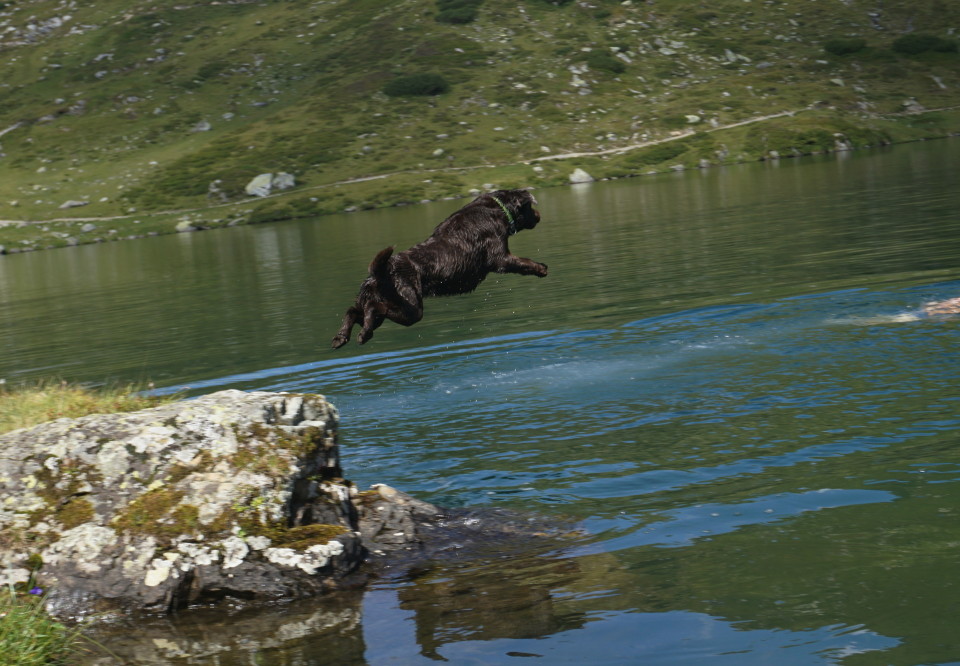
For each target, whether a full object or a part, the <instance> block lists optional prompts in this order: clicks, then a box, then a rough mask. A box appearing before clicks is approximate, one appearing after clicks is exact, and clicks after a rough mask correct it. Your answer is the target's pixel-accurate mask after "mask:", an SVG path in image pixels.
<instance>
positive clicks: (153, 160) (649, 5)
mask: <svg viewBox="0 0 960 666" xmlns="http://www.w3.org/2000/svg"><path fill="white" fill-rule="evenodd" d="M460 5H470V7H472V8H473V9H471V10H470V11H469V12H467V13H468V14H470V15H475V19H474V20H473V21H471V22H469V23H446V22H439V21H437V20H436V18H437V15H438V13H439V12H441V11H443V12H444V13H445V14H444V15H445V16H448V17H449V16H450V11H454V15H457V16H459V14H457V11H459V10H456V7H457V6H458V4H457V3H456V2H451V0H444V1H442V2H436V1H435V0H318V1H316V2H309V1H299V2H294V1H280V0H261V1H259V2H245V1H244V0H226V1H223V2H216V3H211V2H191V0H151V1H150V2H144V1H138V2H131V1H130V0H90V1H88V2H85V3H80V2H79V1H78V0H0V153H2V155H3V156H2V157H0V220H8V221H9V220H15V221H34V222H36V221H46V222H45V223H44V224H28V225H18V224H4V225H3V226H0V244H3V245H5V246H6V247H7V250H8V251H12V250H14V249H25V248H26V249H29V248H34V247H45V246H56V245H62V244H66V243H68V242H69V243H74V242H87V241H91V240H96V239H108V238H118V237H125V236H127V235H132V234H136V235H142V234H143V233H147V232H156V233H162V232H170V231H173V230H174V228H175V226H176V225H177V224H178V223H179V224H181V225H184V224H188V223H189V224H192V225H194V226H216V225H222V224H229V223H237V222H256V221H264V220H269V219H279V218H289V217H297V216H311V215H314V214H317V213H324V212H330V211H336V210H344V209H350V208H353V207H356V208H364V207H373V206H383V205H392V204H396V203H400V202H413V201H419V200H421V199H436V198H440V197H452V196H464V195H466V194H467V192H468V191H469V190H471V189H482V188H483V187H484V186H485V185H497V186H500V187H512V186H547V185H554V184H559V183H562V182H566V180H567V177H568V175H569V173H570V172H571V171H572V170H573V169H574V168H576V167H580V168H584V169H586V170H587V171H588V172H590V173H591V174H592V175H593V176H595V177H598V178H600V177H615V176H624V175H631V174H641V173H646V172H648V171H650V170H663V169H667V168H678V167H679V166H681V165H682V166H684V167H687V168H689V167H697V166H706V165H708V164H709V165H713V164H723V163H727V162H734V161H741V160H745V159H758V158H761V157H765V156H770V155H779V156H781V157H783V156H791V155H794V154H802V153H809V152H819V151H823V150H833V149H836V148H837V147H845V146H849V147H860V146H865V145H876V144H877V143H881V142H890V141H904V140H911V139H916V138H926V137H934V136H943V135H945V134H948V133H953V132H956V131H957V130H960V113H958V112H957V111H956V110H955V108H956V107H957V106H958V105H960V101H958V100H960V54H958V53H957V51H956V48H955V47H956V41H955V37H954V35H953V32H954V31H953V28H955V27H956V28H960V3H956V2H949V1H948V0H925V1H924V2H916V1H915V0H888V1H887V2H884V3H883V4H882V5H878V3H876V2H874V0H763V1H761V0H713V1H712V2H710V3H705V2H695V1H691V0H656V1H655V2H641V1H639V0H627V1H626V2H620V1H617V2H612V1H608V0H590V1H589V2H560V1H559V0H558V2H557V3H550V2H547V0H526V1H524V2H515V1H512V2H511V1H507V0H479V1H478V0H474V1H473V2H469V3H466V2H461V3H460ZM451 7H453V8H454V9H453V10H451V9H450V8H451ZM907 34H910V35H913V36H916V35H921V36H929V37H930V38H931V40H932V41H930V42H929V43H927V46H930V48H927V49H926V50H922V51H921V52H919V53H904V52H901V51H898V50H897V49H896V48H894V46H895V44H896V43H897V40H898V38H901V37H903V36H904V35H907ZM839 38H846V39H848V42H847V44H850V43H851V42H850V41H849V38H859V39H860V40H862V42H860V44H854V46H853V47H851V48H854V49H856V47H857V46H860V45H861V44H862V48H859V50H855V52H852V53H844V54H842V55H835V54H833V53H831V52H829V51H828V50H825V49H824V45H825V43H833V44H834V45H833V47H832V49H831V50H833V51H835V52H842V51H843V50H844V49H843V48H840V47H837V45H836V44H837V43H836V42H835V40H837V39H839ZM923 47H924V44H923V43H921V48H923ZM419 73H430V74H437V75H440V76H441V77H443V79H445V80H446V81H447V82H448V83H449V90H448V91H447V92H445V93H443V94H440V95H435V96H421V97H389V96H387V95H385V94H384V93H383V92H382V90H383V87H384V86H385V85H386V84H387V83H388V82H390V81H392V80H394V79H396V78H397V77H398V76H401V75H408V74H419ZM784 112H789V115H784ZM771 115H772V116H776V117H773V118H770V119H767V120H758V119H760V118H762V117H765V116H771ZM753 120H757V122H747V121H753ZM740 123H746V124H740ZM647 144H648V145H647ZM641 145H642V146H645V147H640V148H634V149H632V150H625V151H624V152H616V151H617V149H626V148H628V147H635V146H641ZM567 153H600V154H597V155H593V156H583V157H577V158H569V159H543V158H550V157H551V156H555V155H560V154H567ZM534 160H539V161H534ZM280 171H285V172H288V173H291V174H293V175H294V176H295V177H296V180H297V186H296V187H295V188H294V189H292V190H289V191H287V192H285V193H283V194H282V195H280V196H277V197H273V198H270V199H267V200H260V199H254V198H251V197H248V196H246V195H245V194H244V192H243V188H244V186H245V185H246V183H247V182H249V180H250V179H251V178H252V177H254V176H256V175H257V174H259V173H264V172H274V173H275V172H280ZM370 177H378V178H374V179H371V180H363V181H362V182H359V183H352V184H343V183H344V181H349V180H353V179H364V178H370ZM213 181H219V182H218V183H217V187H218V188H219V190H220V192H222V195H221V194H219V193H217V194H215V195H213V196H211V195H210V193H209V186H210V183H211V182H213ZM70 200H73V201H83V202H87V205H85V206H83V207H77V208H69V209H63V208H61V205H62V204H64V203H65V202H67V201H70ZM169 211H178V212H176V213H170V212H169ZM184 211H192V212H184ZM105 217H114V218H116V219H112V220H103V219H97V220H93V221H84V220H80V219H78V218H105ZM60 218H75V219H72V220H71V221H66V222H58V221H55V220H58V219H60ZM91 227H93V228H91ZM85 229H86V230H85Z"/></svg>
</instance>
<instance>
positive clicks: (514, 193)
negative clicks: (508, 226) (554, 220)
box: [490, 190, 540, 231]
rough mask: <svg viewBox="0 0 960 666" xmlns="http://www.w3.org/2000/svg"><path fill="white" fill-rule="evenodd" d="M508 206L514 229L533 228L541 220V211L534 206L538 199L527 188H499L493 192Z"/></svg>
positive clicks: (492, 194)
mask: <svg viewBox="0 0 960 666" xmlns="http://www.w3.org/2000/svg"><path fill="white" fill-rule="evenodd" d="M490 195H491V196H493V197H496V198H497V199H498V200H499V201H500V202H501V203H502V204H503V205H504V207H506V209H507V210H508V211H510V214H511V215H512V216H513V220H514V231H520V230H521V229H533V228H534V227H535V226H537V223H538V222H539V221H540V212H539V211H538V210H537V209H536V208H534V206H535V205H536V203H537V200H536V199H535V198H534V197H533V195H532V194H530V192H528V191H527V190H497V191H496V192H491V193H490Z"/></svg>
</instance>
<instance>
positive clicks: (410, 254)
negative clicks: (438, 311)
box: [332, 190, 547, 349]
mask: <svg viewBox="0 0 960 666" xmlns="http://www.w3.org/2000/svg"><path fill="white" fill-rule="evenodd" d="M494 197H496V198H497V199H499V200H500V201H501V202H502V203H503V205H504V206H506V208H507V210H509V211H510V214H511V215H512V216H513V220H514V226H511V225H510V223H509V221H508V218H507V214H506V213H505V212H504V210H503V209H502V208H501V207H500V205H499V204H497V202H496V201H495V200H494ZM536 203H537V201H536V199H534V198H533V195H531V194H530V193H529V192H527V191H526V190H498V191H496V192H490V193H488V194H481V195H480V196H479V197H477V198H476V199H474V200H473V201H471V202H470V203H468V204H467V205H466V206H464V207H463V208H461V209H460V210H458V211H457V212H455V213H454V214H453V215H451V216H450V217H448V218H447V219H446V220H444V221H443V222H441V223H440V224H439V225H438V226H437V228H436V229H434V230H433V234H432V235H431V236H430V237H429V238H428V239H426V240H425V241H423V242H422V243H418V244H417V245H414V246H413V247H411V248H410V249H409V250H406V251H404V252H398V253H396V254H394V252H393V250H394V248H392V247H388V248H386V249H384V250H381V251H380V252H379V253H378V254H377V256H376V257H374V258H373V261H372V262H370V276H369V277H368V278H367V279H366V280H364V281H363V283H362V284H361V285H360V293H359V294H357V300H356V302H355V303H354V304H353V305H352V306H350V308H349V309H348V310H347V313H346V315H345V316H344V318H343V325H342V326H341V327H340V330H339V331H338V332H337V334H336V335H335V336H334V337H333V342H332V346H333V348H334V349H337V348H338V347H342V346H343V345H345V344H346V343H347V342H348V341H349V340H350V334H351V332H352V330H353V327H354V325H355V324H358V323H359V324H360V325H361V329H360V335H359V336H358V338H357V339H358V341H359V343H360V344H363V343H364V342H366V341H367V340H369V339H370V338H372V337H373V331H374V330H375V329H376V328H378V327H379V326H380V325H381V324H382V323H383V321H384V319H390V320H391V321H395V322H397V323H398V324H403V325H404V326H410V325H412V324H415V323H417V322H418V321H420V320H421V319H422V318H423V298H424V297H425V296H449V295H452V294H465V293H468V292H471V291H473V290H474V289H476V288H477V285H479V284H480V283H481V282H483V279H484V278H485V277H487V275H488V274H489V273H491V272H495V273H519V274H520V275H537V276H539V277H544V276H546V274H547V266H546V264H541V263H539V262H536V261H533V260H531V259H524V258H523V257H517V256H515V255H512V254H510V248H509V247H508V246H507V238H508V237H509V236H510V235H511V234H513V233H516V232H517V231H520V230H521V229H533V228H534V227H535V226H537V223H538V222H539V221H540V213H539V212H537V209H536V208H534V204H536Z"/></svg>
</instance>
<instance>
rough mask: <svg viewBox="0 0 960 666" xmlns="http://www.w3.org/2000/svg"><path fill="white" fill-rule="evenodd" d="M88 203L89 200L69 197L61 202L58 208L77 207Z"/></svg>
mask: <svg viewBox="0 0 960 666" xmlns="http://www.w3.org/2000/svg"><path fill="white" fill-rule="evenodd" d="M89 204H90V202H89V201H83V200H81V199H69V200H68V201H64V202H63V203H62V204H60V208H64V209H66V208H79V207H80V206H87V205H89Z"/></svg>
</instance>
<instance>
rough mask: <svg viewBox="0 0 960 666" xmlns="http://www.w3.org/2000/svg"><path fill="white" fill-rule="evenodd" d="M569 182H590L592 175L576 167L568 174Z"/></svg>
mask: <svg viewBox="0 0 960 666" xmlns="http://www.w3.org/2000/svg"><path fill="white" fill-rule="evenodd" d="M570 182H571V183H572V184H577V183H592V182H593V176H591V175H590V174H589V173H587V172H586V171H584V170H583V169H580V168H579V167H578V168H576V169H574V170H573V172H572V173H571V174H570Z"/></svg>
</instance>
